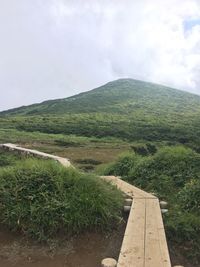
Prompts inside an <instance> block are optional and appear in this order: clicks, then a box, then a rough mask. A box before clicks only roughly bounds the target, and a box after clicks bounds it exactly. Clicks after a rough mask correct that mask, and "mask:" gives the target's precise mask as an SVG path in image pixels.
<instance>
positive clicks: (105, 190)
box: [0, 159, 123, 240]
mask: <svg viewBox="0 0 200 267" xmlns="http://www.w3.org/2000/svg"><path fill="white" fill-rule="evenodd" d="M122 204H123V198H122V194H121V192H120V191H119V190H118V189H117V188H116V187H114V186H112V185H111V184H109V183H107V182H105V181H103V180H101V179H99V178H98V177H96V176H94V175H88V174H83V173H80V172H78V171H77V170H75V169H72V168H65V167H63V166H61V165H59V164H58V163H57V162H53V161H49V160H36V159H27V160H25V161H23V162H22V163H21V162H20V163H18V164H16V165H14V166H12V167H7V168H1V169H0V223H2V224H4V225H6V226H9V228H10V229H12V230H18V231H21V232H22V233H24V234H27V235H29V236H31V237H33V238H35V239H37V240H47V239H48V238H51V237H53V236H55V235H56V233H58V232H59V231H64V232H65V233H66V234H74V233H78V232H80V231H83V230H85V229H88V228H91V227H92V228H93V229H105V228H112V227H113V225H114V223H117V222H118V221H119V220H120V219H121V208H122Z"/></svg>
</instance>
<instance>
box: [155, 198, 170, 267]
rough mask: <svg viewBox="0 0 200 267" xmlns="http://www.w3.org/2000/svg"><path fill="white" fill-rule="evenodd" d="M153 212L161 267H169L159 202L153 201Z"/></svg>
mask: <svg viewBox="0 0 200 267" xmlns="http://www.w3.org/2000/svg"><path fill="white" fill-rule="evenodd" d="M155 210H157V211H156V216H157V227H158V238H159V242H160V253H161V257H162V265H161V266H163V267H171V261H170V256H169V250H168V246H167V240H166V235H165V228H164V224H163V219H162V214H161V210H160V203H159V200H158V199H157V201H155Z"/></svg>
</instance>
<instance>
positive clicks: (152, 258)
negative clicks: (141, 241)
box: [145, 199, 163, 267]
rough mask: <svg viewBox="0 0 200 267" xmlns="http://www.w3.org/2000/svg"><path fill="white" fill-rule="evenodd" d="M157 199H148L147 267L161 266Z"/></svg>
mask: <svg viewBox="0 0 200 267" xmlns="http://www.w3.org/2000/svg"><path fill="white" fill-rule="evenodd" d="M156 201H157V200H156V199H146V227H145V228H146V229H145V267H161V266H163V265H162V257H161V253H160V242H159V235H158V227H157V214H156V213H157V212H158V210H157V209H156Z"/></svg>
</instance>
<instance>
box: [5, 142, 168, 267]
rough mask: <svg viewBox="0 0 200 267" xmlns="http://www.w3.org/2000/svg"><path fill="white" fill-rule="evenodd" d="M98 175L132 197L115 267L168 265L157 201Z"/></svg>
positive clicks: (66, 162) (62, 160) (63, 161)
mask: <svg viewBox="0 0 200 267" xmlns="http://www.w3.org/2000/svg"><path fill="white" fill-rule="evenodd" d="M0 147H2V148H3V149H9V150H15V151H19V152H21V153H27V154H32V155H35V156H38V157H42V158H50V159H53V160H56V161H58V162H60V163H61V164H62V165H63V166H65V167H69V166H71V163H70V161H69V160H68V159H66V158H62V157H58V156H54V155H50V154H47V153H43V152H39V151H36V150H32V149H27V148H21V147H19V146H16V145H14V144H1V145H0ZM101 178H102V179H105V180H107V181H110V182H111V183H112V184H114V185H116V186H117V187H118V188H119V189H121V190H122V191H123V192H124V193H125V194H126V195H127V196H129V197H131V198H132V199H133V204H132V206H131V210H130V214H129V218H128V222H127V227H126V231H125V235H124V239H123V242H122V247H121V251H120V255H119V259H118V264H117V267H171V262H170V257H169V251H168V247H167V241H166V236H165V229H164V225H163V220H162V214H161V210H160V204H159V200H158V199H157V198H156V197H155V196H154V195H152V194H149V193H147V192H145V191H143V190H141V189H139V188H137V187H135V186H133V185H130V184H128V183H127V182H125V181H123V180H121V179H120V178H119V177H115V176H102V177H101Z"/></svg>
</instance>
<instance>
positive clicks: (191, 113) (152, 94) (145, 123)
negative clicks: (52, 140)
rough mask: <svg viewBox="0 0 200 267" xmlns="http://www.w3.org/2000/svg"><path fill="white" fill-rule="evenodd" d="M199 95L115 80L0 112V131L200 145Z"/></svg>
mask: <svg viewBox="0 0 200 267" xmlns="http://www.w3.org/2000/svg"><path fill="white" fill-rule="evenodd" d="M199 117H200V96H197V95H194V94H190V93H188V92H184V91H181V90H177V89H173V88H169V87H166V86H162V85H157V84H153V83H147V82H142V81H137V80H133V79H120V80H116V81H113V82H109V83H107V84H105V85H103V86H101V87H98V88H96V89H93V90H91V91H88V92H84V93H81V94H78V95H75V96H72V97H68V98H64V99H57V100H49V101H45V102H42V103H40V104H34V105H30V106H23V107H19V108H16V109H11V110H8V111H4V112H1V113H0V127H4V128H10V127H11V128H15V129H17V130H20V131H21V130H23V131H31V132H33V131H40V132H45V133H62V134H76V135H82V136H96V137H107V136H113V137H118V138H122V139H126V140H130V141H135V140H137V141H138V140H148V141H168V142H169V141H170V142H181V143H188V144H193V145H195V146H200V120H199Z"/></svg>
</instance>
